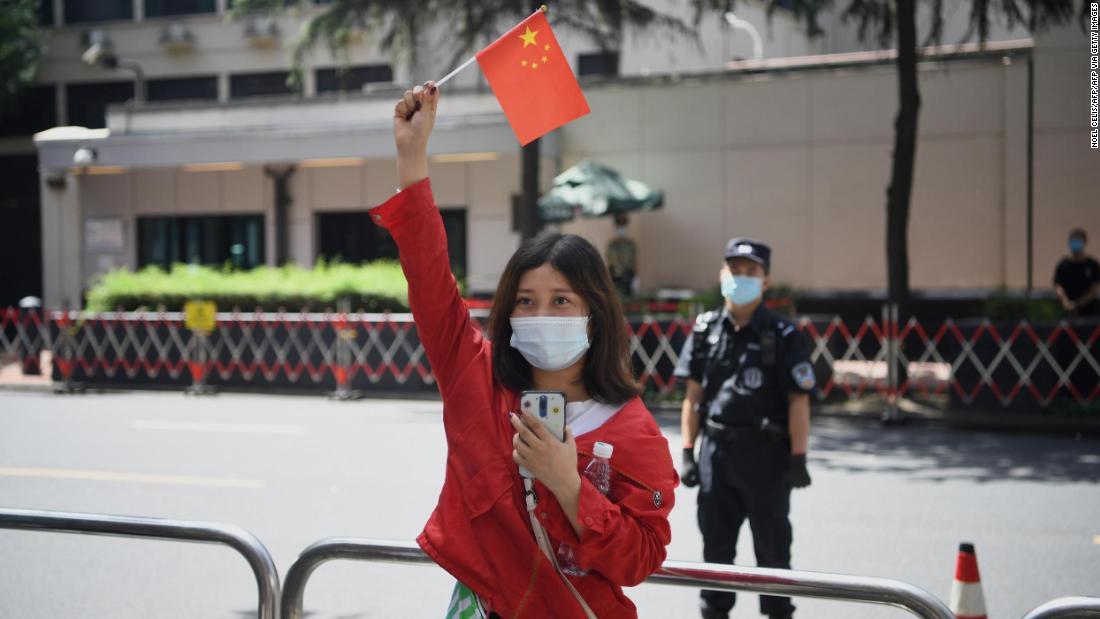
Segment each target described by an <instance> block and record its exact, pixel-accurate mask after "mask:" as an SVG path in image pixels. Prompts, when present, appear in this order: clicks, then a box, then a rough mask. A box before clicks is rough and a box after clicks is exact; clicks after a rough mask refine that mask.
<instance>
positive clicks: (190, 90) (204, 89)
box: [146, 76, 218, 101]
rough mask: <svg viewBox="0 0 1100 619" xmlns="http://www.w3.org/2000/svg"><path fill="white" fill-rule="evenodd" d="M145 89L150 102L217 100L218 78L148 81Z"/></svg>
mask: <svg viewBox="0 0 1100 619" xmlns="http://www.w3.org/2000/svg"><path fill="white" fill-rule="evenodd" d="M146 87H147V89H148V96H149V100H150V101H189V100H190V101H195V100H201V101H217V100H218V78H217V77H214V76H210V77H173V78H166V79H156V80H149V83H148V84H146Z"/></svg>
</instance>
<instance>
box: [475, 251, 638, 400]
mask: <svg viewBox="0 0 1100 619" xmlns="http://www.w3.org/2000/svg"><path fill="white" fill-rule="evenodd" d="M544 264H549V265H550V266H552V267H554V269H556V270H557V271H558V272H560V273H561V274H562V275H564V276H565V279H566V280H567V281H568V282H569V285H570V286H571V287H572V288H573V292H575V293H577V294H578V295H580V297H581V298H582V299H584V302H585V303H586V304H587V305H588V309H589V312H590V316H591V318H590V319H589V323H588V325H589V329H590V332H591V333H592V344H591V346H589V348H588V352H587V356H586V360H585V364H584V372H583V380H584V388H585V389H586V390H587V391H588V393H589V395H591V396H592V397H593V398H595V399H596V400H597V401H600V402H604V403H608V404H618V403H620V402H625V401H627V400H629V399H630V398H632V397H634V396H636V395H638V394H639V393H641V386H640V385H639V384H638V383H637V382H636V381H635V380H634V378H633V374H632V373H631V362H630V341H629V336H628V335H627V331H626V319H625V318H624V317H623V308H622V303H620V301H619V295H618V293H616V292H615V288H614V287H613V286H612V284H611V274H610V273H609V272H608V270H607V265H606V264H604V261H603V259H602V258H601V257H600V252H599V251H597V250H596V248H595V247H593V246H592V244H591V243H589V242H588V241H586V240H584V239H583V238H581V237H579V236H577V235H575V234H561V233H558V232H545V233H543V234H540V235H539V236H537V237H535V238H533V239H529V240H527V241H525V242H524V243H523V244H522V245H520V247H519V249H517V250H516V253H514V254H512V258H511V259H510V260H509V261H508V265H507V266H505V267H504V273H503V274H502V275H501V276H500V283H499V284H498V285H497V291H496V294H495V295H494V296H493V309H492V311H491V312H490V314H489V337H490V339H492V341H493V376H494V378H495V379H496V381H497V382H498V383H500V384H501V385H503V386H504V387H506V388H507V389H510V390H512V391H515V392H520V391H523V390H525V389H531V386H532V385H531V380H532V379H531V364H529V363H527V360H526V359H524V358H523V355H521V354H520V353H519V351H518V350H516V349H515V348H512V346H511V345H510V344H509V342H511V340H512V323H511V322H510V321H509V318H511V316H512V310H513V308H514V307H515V305H516V293H517V290H518V289H519V280H520V279H521V278H522V277H523V274H524V273H526V272H527V271H530V270H531V269H535V268H538V267H540V266H542V265H544Z"/></svg>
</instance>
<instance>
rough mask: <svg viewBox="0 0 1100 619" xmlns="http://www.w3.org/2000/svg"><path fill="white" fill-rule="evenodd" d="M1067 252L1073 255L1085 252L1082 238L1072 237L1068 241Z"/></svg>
mask: <svg viewBox="0 0 1100 619" xmlns="http://www.w3.org/2000/svg"><path fill="white" fill-rule="evenodd" d="M1069 250H1070V251H1071V252H1073V253H1075V254H1079V253H1081V252H1083V251H1085V240H1084V239H1082V238H1078V237H1074V238H1072V239H1070V240H1069Z"/></svg>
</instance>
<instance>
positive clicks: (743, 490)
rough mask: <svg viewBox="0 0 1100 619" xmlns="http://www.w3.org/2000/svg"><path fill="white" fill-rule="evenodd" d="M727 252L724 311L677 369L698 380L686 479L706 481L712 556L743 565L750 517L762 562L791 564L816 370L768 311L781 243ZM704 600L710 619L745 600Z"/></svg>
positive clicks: (787, 604) (701, 326)
mask: <svg viewBox="0 0 1100 619" xmlns="http://www.w3.org/2000/svg"><path fill="white" fill-rule="evenodd" d="M725 258H726V265H725V266H724V267H723V268H722V270H721V271H720V273H719V277H720V280H721V282H722V296H723V297H724V301H725V303H724V308H723V309H721V310H716V311H711V312H707V313H704V314H701V315H700V316H699V317H698V319H697V320H696V323H695V328H694V330H693V333H692V335H691V337H689V338H688V340H687V342H685V344H684V349H683V351H682V352H681V353H680V360H679V363H678V365H677V368H676V375H677V376H680V377H682V378H686V379H687V381H688V382H687V396H686V398H685V399H684V404H683V408H682V411H681V428H682V430H683V437H684V462H683V467H682V471H681V478H682V480H683V482H684V485H685V486H689V487H692V486H695V485H700V488H699V496H698V521H699V529H700V531H701V532H702V534H703V559H704V560H705V561H706V562H708V563H733V559H734V555H735V553H736V550H737V536H738V533H739V531H740V529H741V524H742V523H743V522H744V521H745V519H746V518H748V520H749V527H750V528H751V529H752V538H753V545H754V547H755V551H756V561H757V564H758V565H760V566H761V567H775V568H790V566H791V523H790V520H789V519H788V513H789V511H790V498H791V488H803V487H806V486H808V485H810V474H809V472H808V471H807V470H806V447H807V441H808V439H809V433H810V398H809V393H810V392H811V391H813V389H814V383H815V380H814V372H813V367H812V366H811V364H810V360H809V356H808V355H807V353H806V348H805V345H804V343H803V340H802V335H801V334H800V333H799V331H798V329H797V328H796V327H795V325H794V324H792V323H791V321H789V320H787V319H785V318H783V317H782V316H780V315H778V314H776V313H775V312H772V311H771V310H769V309H767V308H766V307H764V304H763V294H764V291H765V290H767V288H768V285H769V284H770V280H769V278H768V273H769V268H770V258H771V249H770V248H769V247H768V246H767V245H765V244H763V243H760V242H758V241H754V240H751V239H733V240H731V241H730V242H729V244H728V245H727V247H726V253H725ZM700 431H702V435H703V438H702V441H701V446H700V450H699V461H698V464H696V460H695V441H696V439H697V438H698V437H699V435H700ZM701 596H702V600H701V609H702V616H703V617H704V619H724V618H725V617H727V616H728V614H729V611H730V609H732V608H733V604H734V602H735V599H736V598H735V595H734V594H733V593H729V592H721V591H710V590H704V591H703V592H702V594H701ZM794 608H795V607H794V606H793V605H792V604H791V601H790V598H787V597H777V596H761V597H760V612H761V613H762V614H764V615H767V616H768V617H770V618H771V619H786V618H789V617H792V616H793V614H794Z"/></svg>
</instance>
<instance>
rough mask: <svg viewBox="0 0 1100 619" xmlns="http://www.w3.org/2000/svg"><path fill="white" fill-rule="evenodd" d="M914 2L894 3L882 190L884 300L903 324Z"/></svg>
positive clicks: (913, 125)
mask: <svg viewBox="0 0 1100 619" xmlns="http://www.w3.org/2000/svg"><path fill="white" fill-rule="evenodd" d="M914 4H915V0H898V15H897V19H898V22H897V26H898V115H897V118H896V120H895V122H894V131H895V132H894V161H893V167H892V169H891V171H890V187H889V188H888V189H887V190H886V265H887V282H888V287H889V292H888V299H889V301H890V302H891V303H897V304H898V310H899V318H901V319H902V320H904V319H905V318H904V317H905V316H907V314H908V312H907V311H906V310H907V309H908V305H909V237H908V229H909V198H910V195H911V194H912V189H913V167H914V164H915V162H916V155H917V120H918V117H919V114H920V91H919V89H918V86H917V32H916V30H917V27H916V7H915V6H914Z"/></svg>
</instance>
